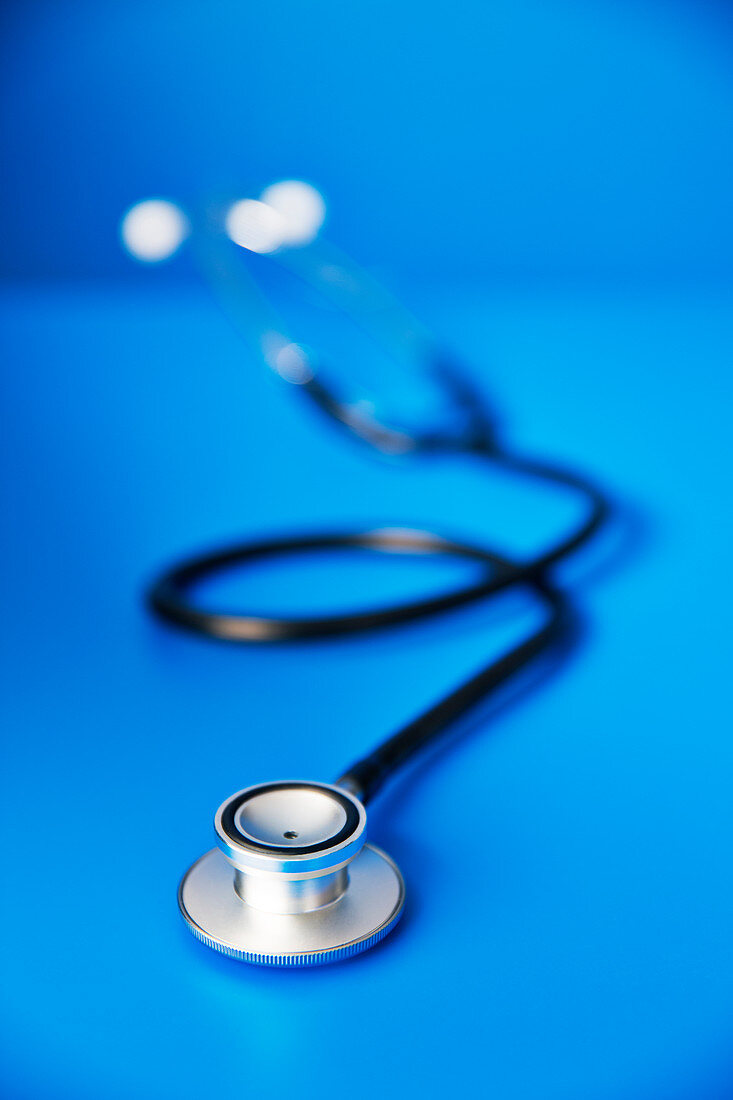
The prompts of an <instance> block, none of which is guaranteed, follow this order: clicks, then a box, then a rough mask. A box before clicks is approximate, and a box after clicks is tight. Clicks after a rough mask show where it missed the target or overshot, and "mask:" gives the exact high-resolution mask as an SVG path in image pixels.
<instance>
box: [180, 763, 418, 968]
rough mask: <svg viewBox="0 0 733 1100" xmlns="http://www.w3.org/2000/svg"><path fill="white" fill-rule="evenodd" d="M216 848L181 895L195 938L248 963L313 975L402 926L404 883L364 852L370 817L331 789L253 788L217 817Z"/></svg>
mask: <svg viewBox="0 0 733 1100" xmlns="http://www.w3.org/2000/svg"><path fill="white" fill-rule="evenodd" d="M214 824H215V829H216V834H217V840H218V844H219V847H218V848H215V849H213V850H212V851H210V852H207V853H206V855H204V856H202V857H201V859H199V860H198V861H197V862H196V863H195V864H194V865H193V866H192V867H191V868H190V869H189V870H188V871H187V872H186V874H185V875H184V877H183V879H182V881H181V885H180V888H179V893H178V900H179V905H180V908H181V912H182V913H183V916H184V918H185V920H186V922H187V923H188V925H189V928H190V929H191V931H192V932H193V933H194V935H196V936H197V937H198V938H199V939H201V940H202V941H203V942H204V943H206V944H208V946H209V947H212V948H214V949H215V950H217V951H221V952H223V953H224V954H227V955H231V956H233V957H235V958H238V959H242V960H245V961H247V962H254V963H260V964H264V965H269V966H312V965H316V964H319V963H325V962H332V961H336V960H338V959H343V958H347V957H349V956H351V955H355V954H357V953H359V952H361V951H364V950H366V949H367V948H368V947H371V946H372V945H373V944H375V943H377V942H378V941H379V940H381V939H382V938H383V937H384V936H385V935H386V934H387V933H388V932H389V931H390V930H391V929H392V928H393V927H394V925H395V924H396V923H397V920H398V919H399V917H400V915H401V912H402V906H403V903H404V893H405V891H404V883H403V881H402V876H401V874H400V872H399V870H398V869H397V867H396V866H395V864H394V863H393V862H392V860H391V859H390V858H389V857H388V856H387V855H385V853H384V852H382V851H380V850H379V849H378V848H376V847H374V846H373V845H370V844H366V832H365V827H366V812H365V810H364V807H363V806H362V804H361V803H360V802H359V801H358V799H356V798H355V797H354V796H353V795H352V794H351V793H349V792H348V791H346V790H343V789H342V788H340V787H336V786H333V785H330V784H327V783H314V782H304V781H300V780H288V781H281V782H277V783H264V784H259V785H257V786H254V787H247V788H246V789H245V790H242V791H238V792H237V793H236V794H235V795H232V797H231V798H228V799H227V800H226V802H224V803H223V804H222V805H221V806H220V807H219V809H218V811H217V813H216V817H215V821H214Z"/></svg>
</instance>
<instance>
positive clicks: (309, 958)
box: [149, 185, 609, 966]
mask: <svg viewBox="0 0 733 1100" xmlns="http://www.w3.org/2000/svg"><path fill="white" fill-rule="evenodd" d="M299 186H301V187H305V186H307V185H299ZM240 205H245V204H240ZM260 206H262V204H260V203H257V202H253V201H252V202H249V208H248V217H249V222H246V219H245V222H246V225H245V230H246V226H247V225H249V226H250V228H251V223H252V218H253V216H255V215H257V214H258V210H259V207H260ZM255 208H257V209H255ZM260 213H261V211H260ZM286 213H287V211H286ZM268 216H269V215H268ZM222 220H223V219H222V218H221V217H219V213H218V212H215V216H214V218H213V219H210V220H209V222H208V223H207V224H206V225H204V226H203V227H202V228H201V231H200V232H198V233H196V234H194V237H193V240H194V244H196V245H197V248H198V252H199V261H200V263H201V264H202V266H203V268H204V270H205V273H206V276H207V278H208V280H209V282H210V283H211V284H212V286H213V287H214V289H215V290H216V292H217V294H218V297H219V298H220V300H221V302H222V304H223V305H224V306H225V308H226V310H227V312H228V313H229V314H230V316H231V318H232V319H233V320H234V321H235V323H236V324H237V325H238V326H239V328H240V329H242V330H243V331H244V334H245V335H246V336H247V338H248V339H249V340H250V342H254V343H255V344H256V346H257V348H258V351H259V352H260V354H261V355H262V357H263V358H264V359H265V362H266V363H267V364H268V365H269V366H270V367H271V368H272V369H273V370H274V371H275V373H276V374H278V375H279V376H280V377H281V378H283V379H284V380H285V381H287V382H289V383H290V384H291V385H292V387H293V388H294V389H296V390H297V391H298V392H300V393H302V394H304V395H305V396H306V397H307V398H308V399H310V400H311V401H312V402H314V403H315V405H316V406H317V407H318V408H319V409H320V410H321V411H322V412H324V413H325V414H327V415H328V416H329V417H330V418H331V419H332V421H336V422H337V423H338V424H339V425H340V426H341V427H342V428H344V429H345V430H346V431H348V432H349V433H351V434H352V435H353V436H356V437H358V438H359V439H360V440H361V441H362V442H364V443H365V444H367V445H368V446H369V447H371V448H373V449H374V450H376V451H378V452H380V453H381V454H384V455H400V456H401V455H407V454H409V455H413V454H426V453H434V454H436V453H438V454H446V455H465V456H467V457H470V458H471V459H472V460H474V461H478V462H480V463H487V464H490V465H492V466H494V467H501V468H502V469H503V470H505V471H508V472H510V473H513V474H517V475H519V476H521V477H525V478H530V479H535V480H538V481H540V482H545V483H549V484H551V485H553V486H555V487H559V488H560V489H561V490H568V491H569V492H570V493H572V494H575V495H577V496H579V497H580V498H581V499H582V501H583V502H584V505H585V512H584V516H583V518H582V519H581V521H580V522H579V523H578V524H577V526H576V527H574V529H572V530H571V531H569V532H566V533H564V534H563V535H562V536H561V537H560V538H558V539H557V541H556V542H554V544H552V545H551V546H550V547H549V548H548V549H546V550H544V551H543V552H542V553H541V554H539V555H537V556H533V557H530V558H528V559H515V558H512V557H509V556H508V555H507V554H505V553H498V552H496V551H494V550H491V549H489V548H487V547H484V546H477V545H473V544H469V543H466V542H463V541H456V540H455V539H453V538H447V537H444V536H442V535H440V534H436V533H433V532H430V531H424V530H412V529H406V528H405V529H403V528H394V527H389V528H384V529H369V530H362V531H348V532H344V533H334V532H328V533H325V534H303V535H296V536H294V537H291V538H280V539H268V540H263V541H259V542H258V541H254V542H246V543H242V544H235V545H233V546H228V547H226V548H224V549H221V550H217V551H214V552H213V553H207V554H202V555H200V556H195V557H191V558H187V559H186V560H184V561H182V562H180V563H179V564H177V565H175V566H173V567H172V568H171V569H169V570H167V571H166V572H165V573H163V574H162V575H161V576H160V577H159V579H158V580H157V581H156V582H155V583H154V585H153V586H152V588H151V590H150V593H149V604H150V607H151V608H152V609H153V611H154V612H155V613H156V614H157V615H159V616H161V617H162V618H164V619H166V620H168V621H169V622H172V623H175V624H177V625H179V626H182V627H185V628H188V629H189V630H193V631H196V632H198V633H199V634H204V635H208V636H210V637H212V638H218V639H223V640H225V641H228V642H236V643H245V642H246V643H251V644H255V643H263V642H278V641H293V640H307V639H310V638H324V637H334V636H345V635H351V634H357V633H359V632H360V631H368V630H377V629H381V628H387V627H391V626H396V625H398V624H400V623H408V622H413V621H416V620H420V619H426V618H428V617H429V616H433V615H438V614H441V613H443V612H447V611H450V610H451V609H455V608H459V607H462V606H464V605H467V604H471V603H475V602H477V601H479V600H486V599H489V598H490V597H492V596H495V595H497V594H498V593H500V592H504V591H506V590H508V589H510V588H514V587H516V586H523V587H529V588H530V589H531V590H532V592H533V593H534V595H535V596H536V597H537V598H538V599H539V600H540V602H541V604H542V605H543V607H544V612H545V613H544V621H543V623H542V625H541V626H539V628H537V629H536V630H535V631H534V632H533V633H531V634H530V636H529V637H525V638H524V639H523V640H522V641H521V642H520V643H519V644H517V645H514V646H513V648H511V649H510V650H509V651H508V652H506V653H504V654H503V655H502V656H501V657H499V658H498V659H495V660H492V661H491V662H490V663H489V664H488V665H486V667H484V668H482V669H481V670H480V671H479V672H478V673H476V674H475V675H474V676H472V677H471V678H470V679H468V680H467V681H466V682H465V683H462V684H461V685H460V686H459V687H457V688H456V689H455V690H454V691H452V692H451V693H450V694H449V695H447V696H445V697H444V698H443V699H440V700H439V701H438V702H436V703H435V704H434V705H433V706H431V707H430V709H429V710H427V711H426V712H425V713H423V714H421V715H419V716H418V717H417V718H415V719H414V720H413V721H411V722H410V723H409V724H408V725H407V726H405V727H404V728H402V729H400V730H398V731H397V732H396V733H394V734H392V735H391V736H390V737H388V738H387V739H386V740H384V741H382V742H381V743H380V744H379V745H377V746H376V747H375V748H373V749H372V750H371V751H369V752H368V753H367V754H366V755H365V756H363V757H361V758H360V759H358V760H357V761H356V762H355V763H353V764H351V765H350V766H349V767H348V768H346V770H345V771H343V772H342V773H341V774H340V775H339V777H338V778H337V779H336V780H335V782H333V783H324V782H319V781H312V780H297V781H295V780H280V781H275V782H271V783H260V784H257V785H255V786H249V787H246V788H244V789H243V790H240V791H237V792H236V794H233V795H232V796H231V797H230V798H228V799H226V801H225V802H223V803H222V805H221V806H220V807H219V809H218V810H217V812H216V815H215V819H214V825H215V830H216V838H217V845H218V846H217V847H216V848H214V849H212V850H211V851H209V852H207V853H206V854H205V855H203V856H202V857H201V858H200V859H199V860H198V861H197V862H196V863H194V864H193V866H192V867H190V868H189V870H188V871H187V872H186V874H185V875H184V876H183V879H182V881H181V884H180V888H179V894H178V900H179V905H180V909H181V913H182V914H183V916H184V918H185V920H186V922H187V924H188V926H189V928H190V929H191V931H192V932H193V933H194V935H195V936H197V937H198V938H199V939H200V940H202V941H203V942H204V943H206V944H208V946H209V947H212V948H214V949H215V950H217V951H220V952H223V953H224V954H226V955H230V956H232V957H234V958H237V959H242V960H245V961H247V962H252V963H260V964H265V965H270V966H309V965H314V964H318V963H326V962H333V961H337V960H340V959H345V958H348V957H350V956H352V955H355V954H357V953H359V952H361V951H364V950H366V948H368V947H371V946H372V945H374V944H376V943H377V942H378V941H379V940H381V939H382V938H383V937H384V936H386V935H387V933H388V932H389V931H390V930H391V929H392V928H393V927H394V926H395V924H396V923H397V921H398V920H399V917H400V915H401V913H402V908H403V904H404V896H405V890H404V883H403V880H402V876H401V874H400V871H399V869H398V868H397V866H396V865H395V863H394V862H393V861H392V860H391V859H390V857H389V856H388V855H386V854H385V853H384V852H383V851H382V850H381V849H379V848H377V847H376V846H374V845H372V844H370V843H367V842H366V810H365V806H366V805H367V804H368V803H369V801H370V800H371V799H372V798H373V797H374V796H375V795H376V794H377V793H378V792H379V791H380V789H381V787H382V786H383V784H384V783H385V781H386V780H387V779H388V778H390V777H391V776H392V775H393V774H394V773H395V772H396V771H397V770H398V769H400V768H401V767H402V766H403V765H405V764H406V763H407V761H409V760H411V759H412V758H413V757H414V756H415V754H416V753H419V752H421V751H422V750H423V749H425V747H426V746H427V745H428V744H430V743H431V742H433V741H434V740H435V739H436V738H438V737H439V736H440V735H441V734H442V733H443V732H444V731H445V730H446V729H447V728H448V727H449V726H450V725H451V724H452V723H454V722H456V720H457V719H458V718H460V717H461V716H462V715H464V714H465V713H466V712H467V711H469V710H470V709H471V708H473V707H475V706H476V705H477V704H478V703H479V702H481V701H482V700H484V699H486V698H487V697H489V696H491V695H492V694H493V693H495V692H496V691H497V689H499V688H500V687H502V686H503V685H504V684H506V683H507V682H508V681H511V680H512V679H513V678H515V677H516V676H517V675H518V674H519V673H520V672H521V671H522V670H524V669H525V668H527V667H528V666H530V665H531V664H532V663H533V662H534V661H535V659H537V658H538V657H539V656H540V655H541V654H544V653H546V652H548V651H550V650H552V649H554V648H555V647H557V646H558V644H559V643H561V642H562V641H563V640H565V639H567V638H568V637H569V635H570V634H571V633H572V631H573V627H574V621H575V615H574V611H573V606H572V604H571V601H570V599H569V597H568V595H567V593H566V592H565V590H564V589H563V588H561V587H559V586H558V585H557V584H556V583H555V580H554V579H553V572H554V567H555V566H557V565H558V563H560V562H561V561H563V560H564V559H566V558H567V557H568V556H569V555H570V554H572V553H573V552H574V551H576V550H578V549H579V548H580V547H582V546H583V545H584V544H585V543H586V542H587V541H588V540H589V539H590V538H591V536H592V535H593V534H594V533H595V532H596V531H597V530H598V529H599V527H600V526H601V524H602V523H603V521H604V519H605V518H606V516H607V514H608V511H609V505H608V501H607V499H606V497H605V496H604V494H603V493H602V492H601V491H600V490H599V489H598V488H597V487H596V486H595V485H594V484H592V483H591V482H590V481H589V480H588V479H587V478H585V477H582V476H579V475H578V474H576V473H574V472H573V473H571V472H569V471H567V470H565V469H562V468H559V467H557V466H554V465H550V464H548V463H545V462H540V461H536V460H534V459H528V458H525V457H523V456H518V455H516V454H514V453H513V452H512V451H510V450H509V449H507V447H506V446H505V445H504V444H503V441H502V440H501V439H500V438H499V434H498V432H497V431H496V429H495V427H494V424H493V418H492V417H491V415H490V414H489V411H488V410H487V407H486V404H485V402H484V400H483V399H482V396H481V394H480V393H479V392H478V390H477V389H476V387H475V386H474V385H473V384H472V382H471V381H470V379H469V378H468V377H467V376H466V375H465V374H464V373H463V372H462V371H461V370H459V369H458V368H457V367H456V366H455V364H454V363H453V362H452V359H451V357H449V356H448V355H446V353H445V352H444V351H443V350H442V349H441V348H439V347H438V346H437V345H436V343H435V341H434V340H433V339H432V338H431V337H430V336H429V334H428V333H427V332H426V331H425V330H424V329H423V328H422V327H421V326H420V325H418V324H417V322H416V321H415V319H414V318H412V317H411V316H410V315H409V314H408V313H407V312H406V311H405V310H404V309H402V307H400V306H399V304H398V303H397V302H396V301H395V299H393V298H392V297H391V296H390V295H389V294H388V293H387V292H386V291H385V290H384V289H383V288H382V287H381V286H380V285H379V284H378V283H377V282H376V281H375V280H374V279H373V278H372V277H371V276H369V275H367V274H366V273H365V272H364V271H361V270H359V269H358V268H357V267H356V266H355V265H354V264H353V263H352V262H351V261H350V260H348V259H347V258H346V257H344V256H343V255H342V254H340V253H338V252H336V250H335V249H333V248H329V247H327V246H326V245H325V244H324V243H323V242H317V243H314V242H313V241H312V240H310V239H309V240H307V242H306V241H304V240H303V239H302V235H301V237H299V236H298V234H297V233H295V234H292V235H291V239H288V235H287V234H286V233H284V234H283V239H282V241H281V242H280V244H279V246H277V245H276V247H274V248H269V247H267V248H257V247H251V248H249V249H248V248H247V242H246V240H242V239H241V237H240V239H239V240H238V243H239V244H242V245H243V246H244V247H243V248H237V247H236V246H235V245H233V244H232V241H231V239H229V237H232V236H233V237H234V239H235V241H236V240H237V233H236V232H235V233H234V234H232V233H231V232H230V234H229V237H227V236H226V235H225V234H224V233H222V232H221V224H222ZM255 221H256V217H255ZM283 224H284V223H283ZM256 229H257V226H256V225H255V230H256ZM306 243H307V245H308V247H304V245H305V244H306ZM255 252H263V253H266V254H271V255H272V257H273V258H274V259H275V260H277V261H278V262H279V264H280V265H281V267H282V268H284V269H285V270H286V271H287V272H288V273H289V274H288V276H287V277H293V278H295V280H296V281H297V282H299V283H302V284H305V285H306V286H307V287H309V288H311V290H312V291H316V292H317V293H318V294H320V295H322V296H323V297H324V298H325V299H327V300H328V301H330V302H331V303H332V304H333V305H335V306H336V307H337V309H339V310H341V311H344V312H345V313H347V314H348V315H349V316H350V317H351V318H352V319H353V320H354V321H355V322H356V323H357V324H358V325H359V326H360V327H361V328H362V329H364V330H366V331H367V332H368V333H369V334H370V335H371V336H372V337H374V338H375V339H376V340H377V341H378V342H379V343H380V344H381V345H382V348H383V349H387V350H388V351H391V352H394V353H396V354H397V355H404V354H405V353H407V354H408V356H409V358H410V360H411V361H412V362H413V363H417V364H418V366H419V369H420V371H421V377H422V379H423V380H424V384H426V385H430V386H432V387H433V394H434V396H435V397H436V398H437V400H436V401H435V402H434V406H435V409H436V410H437V414H436V415H435V416H434V417H432V418H430V420H429V422H427V423H425V424H423V425H422V426H421V427H418V428H416V427H415V426H414V423H411V418H410V414H409V411H408V412H405V410H404V409H399V408H397V409H395V410H393V413H392V414H391V415H388V416H387V415H384V414H383V413H377V412H376V411H375V410H374V407H373V405H371V404H369V403H367V402H365V401H363V400H354V399H353V394H352V393H351V392H348V386H346V387H344V386H343V385H342V386H341V387H339V386H337V385H336V384H334V382H333V381H332V380H330V379H329V377H328V372H327V369H326V368H324V367H322V366H321V364H320V363H318V362H317V361H316V359H315V357H314V355H313V353H312V352H311V351H309V350H308V349H307V348H306V347H305V346H304V345H303V344H302V343H301V342H298V341H296V340H294V339H292V338H291V337H290V335H288V334H287V328H286V326H285V324H284V323H283V321H282V318H281V317H280V316H279V315H278V314H276V312H275V310H274V308H273V306H272V303H271V301H270V299H269V298H268V297H267V296H265V295H264V294H263V292H262V290H261V286H260V285H259V284H260V283H261V279H260V277H259V275H258V274H256V272H255V271H254V270H253V268H252V262H253V255H254V253H255ZM245 254H247V257H248V260H249V261H250V263H249V264H248V267H247V268H245V267H244V266H243V257H244V255H245ZM255 262H264V261H261V260H257V261H255ZM333 550H339V551H345V550H369V551H375V552H378V553H383V554H391V553H395V552H399V553H401V554H405V553H407V554H410V553H414V554H420V555H425V554H431V555H448V556H456V557H458V558H462V559H466V560H468V561H470V562H471V563H473V565H474V567H478V568H479V570H480V574H479V579H478V580H476V579H475V578H474V579H472V580H471V582H470V583H466V584H464V585H463V586H462V587H459V588H454V589H452V590H451V591H449V592H447V593H446V592H439V593H436V594H435V595H433V596H429V597H427V598H424V599H419V600H412V601H407V602H404V603H397V604H393V605H392V606H388V607H385V606H380V607H365V608H363V609H362V610H358V611H351V612H349V613H348V614H338V615H321V616H314V617H304V618H298V617H292V618H281V617H274V616H273V617H270V616H263V615H258V614H248V613H246V612H232V611H219V610H207V609H205V608H203V607H202V606H201V605H200V603H199V601H198V600H196V599H195V592H196V588H197V585H198V584H199V582H202V581H204V580H205V579H207V578H209V577H211V576H212V575H214V574H219V573H222V572H223V571H226V570H228V569H230V568H233V567H237V568H239V567H242V566H245V567H246V566H247V565H250V564H256V563H258V562H262V561H263V560H265V559H277V558H284V557H292V556H293V555H299V554H315V553H318V552H324V551H333Z"/></svg>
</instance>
